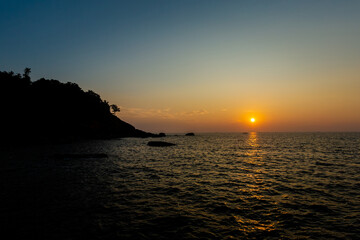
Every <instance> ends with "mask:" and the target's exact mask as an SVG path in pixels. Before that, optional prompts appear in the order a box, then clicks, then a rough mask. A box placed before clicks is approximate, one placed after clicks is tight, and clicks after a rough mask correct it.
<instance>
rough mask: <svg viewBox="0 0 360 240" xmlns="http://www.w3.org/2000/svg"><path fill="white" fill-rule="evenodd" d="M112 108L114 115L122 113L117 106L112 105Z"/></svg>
mask: <svg viewBox="0 0 360 240" xmlns="http://www.w3.org/2000/svg"><path fill="white" fill-rule="evenodd" d="M110 107H111V110H112V111H113V114H115V113H117V112H120V108H119V107H118V106H117V105H116V104H111V105H110Z"/></svg>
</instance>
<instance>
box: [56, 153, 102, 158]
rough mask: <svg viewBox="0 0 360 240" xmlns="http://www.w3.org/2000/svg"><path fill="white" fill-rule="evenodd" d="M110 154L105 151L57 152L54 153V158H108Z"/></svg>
mask: <svg viewBox="0 0 360 240" xmlns="http://www.w3.org/2000/svg"><path fill="white" fill-rule="evenodd" d="M107 157H108V156H107V155H106V154H105V153H90V154H87V153H85V154H81V153H80V154H57V155H54V158H60V159H65V158H107Z"/></svg>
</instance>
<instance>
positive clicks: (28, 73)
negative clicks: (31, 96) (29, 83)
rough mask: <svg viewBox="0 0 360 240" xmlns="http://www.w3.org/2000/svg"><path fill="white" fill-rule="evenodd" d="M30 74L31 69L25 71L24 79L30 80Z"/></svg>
mask: <svg viewBox="0 0 360 240" xmlns="http://www.w3.org/2000/svg"><path fill="white" fill-rule="evenodd" d="M30 73H31V68H28V67H27V68H25V69H24V77H25V78H28V77H29V75H30Z"/></svg>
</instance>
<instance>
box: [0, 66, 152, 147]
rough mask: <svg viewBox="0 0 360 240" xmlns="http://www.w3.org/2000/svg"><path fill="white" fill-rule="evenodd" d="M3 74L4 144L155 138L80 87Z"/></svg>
mask: <svg viewBox="0 0 360 240" xmlns="http://www.w3.org/2000/svg"><path fill="white" fill-rule="evenodd" d="M30 72H31V69H30V68H26V69H25V70H24V73H23V74H15V73H14V72H6V71H3V72H2V71H0V85H1V99H0V107H1V112H2V113H1V122H2V123H1V132H2V140H3V141H14V140H15V141H17V140H20V141H21V139H22V140H41V141H47V140H52V141H63V140H65V141H68V140H72V139H79V138H80V139H82V138H111V137H147V136H155V135H153V134H149V133H145V132H143V131H140V130H137V129H135V128H134V127H133V126H131V125H130V124H128V123H126V122H124V121H122V120H120V119H119V118H117V117H116V116H115V113H116V112H119V111H120V108H119V107H118V106H116V105H115V104H111V105H110V104H109V103H108V102H107V101H105V100H102V99H101V97H100V96H99V95H98V94H96V93H95V92H93V91H91V90H89V91H83V90H82V89H81V88H80V87H79V86H78V85H77V84H76V83H71V82H67V83H61V82H59V81H58V80H54V79H44V78H41V79H39V80H37V81H34V82H32V81H31V79H30V76H29V75H30Z"/></svg>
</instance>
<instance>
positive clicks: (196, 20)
mask: <svg viewBox="0 0 360 240" xmlns="http://www.w3.org/2000/svg"><path fill="white" fill-rule="evenodd" d="M359 13H360V1H356V0H354V1H346V0H345V1H344V0H338V1H331V0H326V1H325V0H324V1H285V0H284V1H266V0H264V1H256V0H252V1H220V0H219V1H210V0H209V1H200V0H197V1H195V0H193V1H170V0H163V1H151V0H147V1H136V0H132V1H107V0H101V1H100V0H99V1H91V0H86V1H84V0H71V1H70V0H62V1H52V0H47V1H35V0H22V1H20V0H9V1H4V0H0V29H1V33H0V70H1V71H4V70H5V71H10V70H13V71H14V72H22V70H23V69H24V68H25V67H31V68H32V74H31V76H32V79H33V80H36V79H39V78H41V77H45V78H54V79H58V80H60V81H61V82H68V81H71V82H76V83H78V84H79V85H80V87H82V88H83V89H84V90H88V89H92V90H94V91H95V92H97V93H99V94H100V95H101V97H102V98H103V99H106V100H107V101H109V102H110V103H115V104H117V105H118V106H120V108H121V112H120V113H118V116H119V117H120V118H121V119H123V120H125V121H128V122H129V123H131V124H133V125H134V126H135V127H137V128H139V129H142V130H147V131H152V132H159V131H163V132H187V131H195V132H223V131H226V132H229V131H230V132H237V131H252V130H254V131H360V14H359ZM24 117H27V116H24ZM251 117H255V118H256V120H257V121H256V122H255V123H254V124H250V122H249V119H250V118H251Z"/></svg>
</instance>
